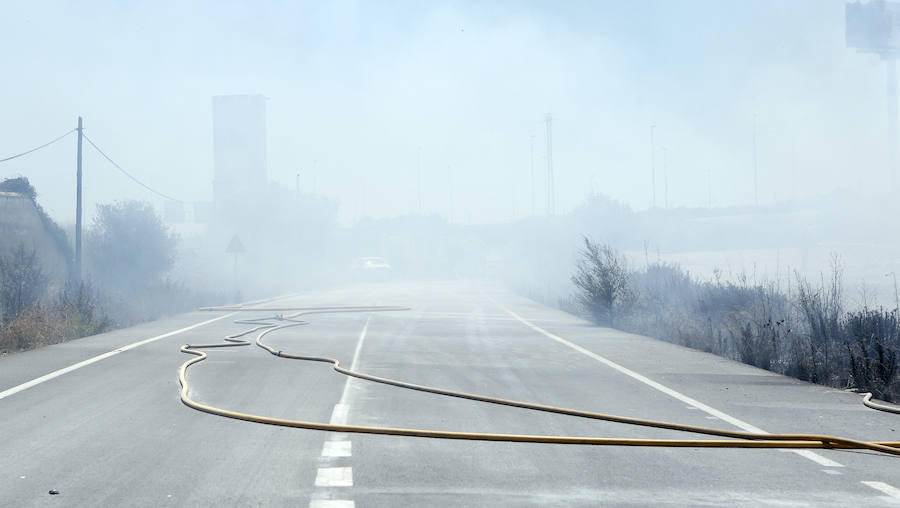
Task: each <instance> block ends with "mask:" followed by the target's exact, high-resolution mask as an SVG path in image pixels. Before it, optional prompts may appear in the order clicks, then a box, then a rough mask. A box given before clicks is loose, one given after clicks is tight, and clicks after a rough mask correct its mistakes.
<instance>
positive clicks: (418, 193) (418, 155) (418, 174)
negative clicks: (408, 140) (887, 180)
mask: <svg viewBox="0 0 900 508" xmlns="http://www.w3.org/2000/svg"><path fill="white" fill-rule="evenodd" d="M416 196H417V197H418V199H419V215H421V214H422V147H421V146H419V147H417V148H416Z"/></svg>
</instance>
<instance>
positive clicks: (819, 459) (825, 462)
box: [501, 305, 844, 467]
mask: <svg viewBox="0 0 900 508" xmlns="http://www.w3.org/2000/svg"><path fill="white" fill-rule="evenodd" d="M501 308H503V310H505V311H506V312H508V313H509V314H510V315H511V316H512V317H514V318H516V319H518V320H519V321H520V322H521V323H522V324H524V325H525V326H527V327H529V328H531V329H532V330H534V331H536V332H538V333H540V334H542V335H544V336H546V337H548V338H550V339H553V340H555V341H556V342H559V343H560V344H563V345H565V346H568V347H570V348H572V349H574V350H575V351H578V352H579V353H581V354H583V355H586V356H589V357H591V358H593V359H594V360H597V361H598V362H600V363H602V364H604V365H606V366H607V367H611V368H613V369H615V370H617V371H619V372H621V373H622V374H625V375H626V376H629V377H631V378H633V379H636V380H638V381H640V382H641V383H644V384H645V385H647V386H649V387H651V388H653V389H655V390H658V391H660V392H663V393H665V394H666V395H668V396H670V397H674V398H676V399H678V400H680V401H681V402H684V403H685V404H689V405H691V406H694V407H696V408H697V409H699V410H700V411H703V412H704V413H706V414H709V415H711V416H715V417H717V418H719V419H720V420H724V421H726V422H728V423H730V424H732V425H734V426H735V427H737V428H739V429H743V430H745V431H747V432H753V433H756V434H768V432H766V431H764V430H762V429H761V428H759V427H756V426H754V425H751V424H749V423H747V422H745V421H743V420H739V419H737V418H735V417H733V416H731V415H729V414H726V413H723V412H722V411H719V410H718V409H715V408H713V407H710V406H707V405H706V404H704V403H702V402H700V401H699V400H697V399H694V398H691V397H688V396H687V395H685V394H683V393H681V392H678V391H675V390H673V389H671V388H669V387H668V386H665V385H662V384H659V383H657V382H656V381H653V380H652V379H650V378H647V377H645V376H643V375H641V374H638V373H637V372H635V371H633V370H631V369H629V368H627V367H623V366H621V365H619V364H618V363H616V362H614V361H612V360H610V359H608V358H604V357H602V356H600V355H598V354H597V353H594V352H593V351H590V350H588V349H585V348H584V347H581V346H579V345H578V344H575V343H574V342H570V341H568V340H566V339H564V338H562V337H560V336H558V335H554V334H552V333H550V332H548V331H547V330H544V329H543V328H541V327H539V326H537V325H534V324H532V323H531V322H529V321H528V320H526V319H525V318H523V317H522V316H519V315H518V314H516V313H515V312H513V311H511V310H509V309H507V308H506V307H504V306H503V305H501ZM790 451H792V452H794V453H796V454H797V455H800V456H801V457H804V458H806V459H809V460H811V461H813V462H816V463H817V464H819V465H821V466H825V467H844V465H843V464H840V463H838V462H835V461H833V460H831V459H828V458H825V457H823V456H821V455H819V454H818V453H814V452H811V451H809V450H790Z"/></svg>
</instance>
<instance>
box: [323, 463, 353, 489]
mask: <svg viewBox="0 0 900 508" xmlns="http://www.w3.org/2000/svg"><path fill="white" fill-rule="evenodd" d="M352 486H353V468H352V467H320V468H319V471H318V473H316V487H352Z"/></svg>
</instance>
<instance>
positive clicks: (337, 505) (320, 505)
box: [309, 499, 356, 508]
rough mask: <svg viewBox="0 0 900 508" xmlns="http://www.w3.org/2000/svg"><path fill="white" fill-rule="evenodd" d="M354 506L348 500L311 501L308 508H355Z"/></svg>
mask: <svg viewBox="0 0 900 508" xmlns="http://www.w3.org/2000/svg"><path fill="white" fill-rule="evenodd" d="M355 506H356V504H355V503H354V502H353V501H351V500H349V499H313V500H312V501H310V502H309V508H355Z"/></svg>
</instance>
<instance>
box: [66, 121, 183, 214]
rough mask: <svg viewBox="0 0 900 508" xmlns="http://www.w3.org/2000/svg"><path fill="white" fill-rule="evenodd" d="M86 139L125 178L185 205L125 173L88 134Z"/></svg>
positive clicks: (85, 136)
mask: <svg viewBox="0 0 900 508" xmlns="http://www.w3.org/2000/svg"><path fill="white" fill-rule="evenodd" d="M84 139H86V140H87V142H88V144H90V145H91V146H92V147H94V150H97V151H98V152H99V153H100V155H102V156H103V158H104V159H106V160H107V161H109V163H110V164H112V165H113V166H115V168H116V169H118V170H119V171H121V172H122V174H123V175H125V176H127V177H128V178H130V179H131V180H133V181H134V183H136V184H138V185H140V186H141V187H143V188H145V189H147V190H148V191H150V192H152V193H154V194H156V195H157V196H159V197H161V198H164V199H168V200H171V201H177V202H179V203H184V201H182V200H180V199H176V198H173V197H172V196H169V195H167V194H163V193H162V192H159V191H158V190H156V189H154V188H152V187H150V186H149V185H147V184H145V183H144V182H142V181H140V180H138V179H137V178H135V177H134V176H132V175H131V173H129V172H128V171H125V169H123V168H122V166H120V165H118V164H116V161H114V160H112V159H110V158H109V155H106V154H105V153H104V152H103V150H101V149H100V147H99V146H97V145H96V144H95V143H94V142H93V141H92V140H91V138H89V137H88V136H87V134H85V135H84Z"/></svg>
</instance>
